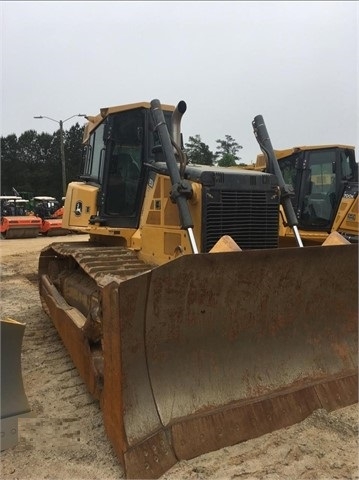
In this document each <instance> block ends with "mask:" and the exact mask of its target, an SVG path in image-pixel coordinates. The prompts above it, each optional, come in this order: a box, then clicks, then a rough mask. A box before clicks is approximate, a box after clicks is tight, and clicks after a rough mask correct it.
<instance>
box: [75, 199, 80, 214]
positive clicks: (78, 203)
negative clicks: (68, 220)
mask: <svg viewBox="0 0 359 480" xmlns="http://www.w3.org/2000/svg"><path fill="white" fill-rule="evenodd" d="M81 213H82V202H76V205H75V215H77V216H78V217H79V216H80V215H81Z"/></svg>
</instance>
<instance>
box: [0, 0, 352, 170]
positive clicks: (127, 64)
mask: <svg viewBox="0 0 359 480" xmlns="http://www.w3.org/2000/svg"><path fill="white" fill-rule="evenodd" d="M0 8H1V16H2V26H3V28H2V34H1V39H2V70H3V74H2V87H1V90H2V107H1V117H2V127H1V131H2V135H3V136H6V135H8V134H11V133H16V134H17V135H20V134H21V133H23V132H24V131H26V130H29V129H35V130H37V131H47V132H53V131H54V130H55V129H56V125H55V124H54V123H53V122H51V121H48V120H45V119H43V120H34V119H33V116H34V115H45V116H49V117H51V118H54V119H62V120H63V119H65V118H68V117H70V116H71V115H73V114H75V113H87V114H89V115H93V114H97V113H98V111H99V109H100V108H101V107H106V106H110V105H119V104H126V103H133V102H138V101H150V100H152V99H153V98H159V99H160V100H161V102H163V103H172V104H176V103H177V102H178V101H179V100H185V101H186V102H187V112H186V114H185V116H184V118H183V121H182V127H183V134H184V138H185V141H186V140H187V139H188V136H189V135H195V134H200V135H201V137H202V140H203V141H204V142H206V143H207V144H208V145H210V147H211V149H212V150H215V148H216V143H215V141H216V139H218V138H224V136H225V135H226V134H229V135H231V136H232V137H234V138H235V139H236V141H237V142H238V143H240V144H241V145H242V146H243V150H241V152H240V153H241V156H242V159H243V160H244V161H246V162H248V163H250V162H251V161H253V160H254V159H255V156H256V155H257V153H259V148H258V144H257V143H256V140H255V138H254V135H253V131H252V126H251V122H252V119H253V118H254V116H255V115H258V114H261V115H263V117H264V119H265V121H266V124H267V128H268V131H269V133H270V135H271V138H272V143H273V146H274V147H275V148H287V147H292V146H296V145H304V144H306V145H309V144H331V143H344V144H350V145H356V144H357V141H358V113H357V112H358V105H357V95H358V71H357V69H358V57H357V48H358V33H357V32H358V3H357V2H352V1H346V2H336V1H334V2H333V1H324V2H322V1H320V2H315V1H314V2H309V1H308V2H305V1H303V2H295V1H294V2H293V1H291V2H282V1H278V2H270V1H269V2H245V1H240V2H239V1H238V2H236V1H234V2H233V1H230V2H226V1H220V2H217V1H210V2H204V1H199V2H187V1H184V2H174V1H170V2H163V1H160V2H151V1H145V2H135V1H130V2H125V1H111V2H107V1H98V2H96V1H95V2H83V1H78V2H76V1H71V2H63V1H61V2H32V1H26V2H16V1H15V2H14V1H11V2H10V1H5V2H4V1H3V2H1V7H0ZM76 121H79V123H80V124H83V120H82V119H76V118H74V119H72V120H71V121H69V122H67V123H66V124H65V128H69V127H70V126H71V124H73V123H75V122H76Z"/></svg>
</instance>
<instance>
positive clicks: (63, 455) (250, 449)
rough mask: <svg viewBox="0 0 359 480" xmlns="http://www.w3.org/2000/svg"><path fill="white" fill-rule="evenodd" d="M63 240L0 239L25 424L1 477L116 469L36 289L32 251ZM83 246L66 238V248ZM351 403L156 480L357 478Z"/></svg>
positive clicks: (80, 475) (72, 477)
mask: <svg viewBox="0 0 359 480" xmlns="http://www.w3.org/2000/svg"><path fill="white" fill-rule="evenodd" d="M63 239H64V237H57V238H50V239H49V238H42V237H39V238H33V239H23V240H19V239H14V240H1V241H0V248H1V318H6V317H11V318H13V319H15V320H18V321H20V322H24V323H26V328H25V335H24V340H23V349H22V372H23V380H24V386H25V391H26V395H27V397H28V400H29V403H30V407H31V410H32V414H33V417H32V418H27V419H25V418H24V419H20V420H19V442H18V444H17V445H16V446H15V447H13V448H10V449H8V450H5V451H4V452H2V453H1V472H0V477H1V478H2V479H4V480H5V479H18V480H22V479H24V480H25V479H26V480H28V479H34V480H35V479H36V480H41V479H61V480H80V479H87V480H95V479H107V480H113V479H118V478H123V477H124V474H123V470H122V468H121V466H120V464H119V463H118V461H117V458H116V457H115V454H114V453H113V451H112V448H111V446H110V444H109V442H108V441H107V439H106V436H105V433H104V428H103V424H102V416H101V411H100V409H99V406H98V403H97V402H95V401H93V400H92V398H91V397H90V396H89V395H88V394H87V392H86V389H85V387H84V385H83V383H82V381H81V379H80V378H79V376H78V374H77V371H76V370H75V369H74V366H73V364H72V362H71V360H70V358H69V356H68V354H67V352H66V350H65V349H64V347H63V345H62V343H61V341H60V340H59V338H58V336H57V332H56V330H55V329H54V327H53V326H52V323H51V321H50V320H49V318H48V317H47V316H46V314H45V313H44V312H43V310H42V308H41V305H40V300H39V297H38V289H37V262H38V256H39V251H40V250H41V248H43V247H44V246H45V245H47V244H49V243H52V242H54V241H62V240H63ZM79 239H80V240H81V241H82V240H84V236H83V235H81V236H80V237H79V236H76V235H69V236H67V237H66V241H69V240H71V241H76V240H79ZM358 465H359V462H358V406H357V405H353V406H350V407H346V408H343V409H341V410H337V411H335V412H331V413H327V412H326V411H324V410H318V411H316V412H314V413H313V414H312V415H311V416H310V417H308V418H307V419H306V420H304V421H303V422H301V423H299V424H297V425H294V426H292V427H289V428H285V429H282V430H278V431H276V432H273V433H271V434H267V435H264V436H262V437H260V438H257V439H254V440H250V441H247V442H243V443H241V444H239V445H234V446H232V447H228V448H223V449H221V450H219V451H216V452H212V453H208V454H206V455H202V456H200V457H197V458H195V459H193V460H190V461H182V462H180V463H178V464H177V465H175V466H174V467H172V469H171V470H169V471H168V472H167V473H166V474H164V475H163V476H162V477H161V479H162V480H175V479H176V480H177V479H181V480H182V479H183V480H185V479H223V480H229V479H237V478H238V479H268V480H284V479H285V480H287V479H288V480H296V479H307V480H308V479H310V480H324V479H328V480H331V479H359V470H358Z"/></svg>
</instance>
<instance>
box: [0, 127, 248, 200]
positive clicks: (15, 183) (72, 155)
mask: <svg viewBox="0 0 359 480" xmlns="http://www.w3.org/2000/svg"><path fill="white" fill-rule="evenodd" d="M83 131H84V127H83V126H80V125H79V124H78V123H76V124H75V125H74V126H72V127H71V128H70V129H69V130H65V131H64V150H65V164H66V181H67V183H69V182H72V181H76V180H78V179H79V173H80V168H81V160H82V137H83ZM216 143H217V148H216V151H215V152H212V151H211V150H210V148H209V146H208V145H207V144H206V143H205V142H203V141H202V139H201V136H200V135H199V134H197V135H194V136H189V138H188V141H187V142H186V143H185V145H184V147H185V152H186V155H187V161H188V163H191V164H198V165H218V166H223V167H230V166H234V165H245V164H242V163H240V160H241V158H240V157H239V155H238V153H239V150H240V149H241V148H242V146H241V145H239V144H238V143H237V142H236V140H235V139H234V138H233V137H232V136H231V135H225V138H224V139H218V140H216ZM0 188H1V195H14V191H16V192H19V193H20V194H22V193H24V198H31V197H32V196H40V195H46V196H51V197H55V198H57V199H58V200H61V198H62V196H63V193H62V165H61V153H60V131H59V130H58V131H56V132H54V133H53V134H49V133H44V132H42V133H37V132H36V131H35V130H28V131H26V132H24V133H23V134H21V135H20V136H19V137H17V136H16V135H15V134H11V135H8V136H6V137H1V186H0ZM13 189H15V190H13Z"/></svg>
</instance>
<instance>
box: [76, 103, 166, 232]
mask: <svg viewBox="0 0 359 480" xmlns="http://www.w3.org/2000/svg"><path fill="white" fill-rule="evenodd" d="M114 109H115V108H114ZM164 115H165V119H166V123H167V125H168V128H170V126H171V116H172V111H164ZM156 135H157V133H156V132H154V127H153V121H152V117H151V115H150V110H149V108H145V107H139V108H134V109H127V110H123V109H122V110H120V111H117V112H116V111H115V112H114V113H110V114H109V115H108V116H106V118H105V119H104V120H103V121H102V122H101V123H100V124H99V125H98V126H97V127H96V128H95V129H94V130H93V131H92V132H91V133H90V135H89V138H88V141H87V143H86V145H85V149H84V162H83V168H82V174H81V175H80V179H81V180H83V181H86V183H90V184H92V185H95V186H98V187H99V195H98V215H97V216H95V217H93V218H92V219H90V223H93V224H94V223H98V224H100V225H104V226H110V227H111V226H112V227H117V226H121V227H126V228H137V226H138V224H139V217H140V213H141V206H142V201H143V197H144V193H145V188H146V183H147V175H148V169H146V168H145V164H148V163H153V162H154V160H155V159H154V153H153V147H154V144H155V141H156V140H155V139H156Z"/></svg>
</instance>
